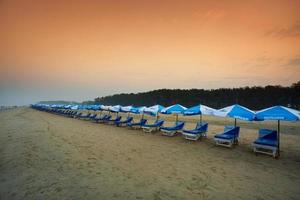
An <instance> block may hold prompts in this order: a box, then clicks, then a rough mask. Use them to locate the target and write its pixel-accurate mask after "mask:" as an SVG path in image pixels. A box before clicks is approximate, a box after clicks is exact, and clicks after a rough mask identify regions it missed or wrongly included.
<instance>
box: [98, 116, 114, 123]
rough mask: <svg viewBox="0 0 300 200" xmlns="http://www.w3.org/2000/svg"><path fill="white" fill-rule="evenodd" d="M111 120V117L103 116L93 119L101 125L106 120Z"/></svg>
mask: <svg viewBox="0 0 300 200" xmlns="http://www.w3.org/2000/svg"><path fill="white" fill-rule="evenodd" d="M110 118H111V115H103V116H100V117H99V118H95V121H96V122H97V123H103V122H105V121H107V120H109V119H110Z"/></svg>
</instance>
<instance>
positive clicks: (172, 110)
mask: <svg viewBox="0 0 300 200" xmlns="http://www.w3.org/2000/svg"><path fill="white" fill-rule="evenodd" d="M186 109H187V108H186V107H184V106H182V105H180V104H175V105H172V106H169V107H167V108H164V109H162V110H161V111H160V112H161V113H162V114H176V121H178V114H182V113H183V112H184V111H185V110H186Z"/></svg>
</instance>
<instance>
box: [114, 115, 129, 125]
mask: <svg viewBox="0 0 300 200" xmlns="http://www.w3.org/2000/svg"><path fill="white" fill-rule="evenodd" d="M132 120H133V117H127V118H126V119H125V120H120V121H116V122H115V125H116V126H126V125H127V123H130V122H131V121H132Z"/></svg>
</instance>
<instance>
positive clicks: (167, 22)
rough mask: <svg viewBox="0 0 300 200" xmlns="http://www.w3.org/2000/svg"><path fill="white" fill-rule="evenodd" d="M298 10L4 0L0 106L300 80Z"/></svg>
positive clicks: (278, 5) (0, 9)
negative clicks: (162, 90)
mask: <svg viewBox="0 0 300 200" xmlns="http://www.w3.org/2000/svg"><path fill="white" fill-rule="evenodd" d="M299 8H300V1H294V0H293V1H289V0H281V1H276V0H270V1H268V0H265V1H261V0H257V1H255V0H251V1H246V0H245V1H244V0H243V1H240V0H235V1H234V0H232V1H230V0H223V1H211V0H206V1H201V0H196V1H188V0H182V1H175V0H170V1H158V0H151V1H150V0H149V1H146V0H144V1H143V0H135V1H131V0H119V1H116V0H106V1H104V0H102V1H101V0H99V1H96V0H94V1H92V0H90V1H84V0H82V1H79V0H78V1H76V0H74V1H71V0H52V1H50V0H49V1H46V0H43V1H38V0H37V1H30V0H28V1H26V0H22V1H14V0H7V1H6V0H0V44H1V45H0V83H1V86H0V93H2V95H1V94H0V99H1V96H2V99H5V100H3V101H2V102H1V100H0V104H5V103H6V102H10V101H11V99H14V98H23V99H24V102H26V103H28V102H31V101H37V100H40V99H42V100H44V99H68V100H71V99H73V100H86V99H93V98H94V97H97V96H103V95H107V94H114V93H119V92H139V91H147V90H152V89H157V88H219V87H239V86H247V85H249V86H253V85H267V84H281V85H290V84H291V83H293V82H297V81H299V77H300V12H299ZM45 91H46V92H45ZM18 95H19V96H18ZM16 103H18V102H16Z"/></svg>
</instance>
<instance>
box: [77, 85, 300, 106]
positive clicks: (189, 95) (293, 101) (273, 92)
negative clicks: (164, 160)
mask: <svg viewBox="0 0 300 200" xmlns="http://www.w3.org/2000/svg"><path fill="white" fill-rule="evenodd" d="M83 103H87V104H93V103H96V104H104V105H117V104H118V105H122V106H125V105H133V106H152V105H155V104H160V105H163V106H169V105H172V104H176V103H179V104H182V105H184V106H186V107H191V106H194V105H198V104H203V105H207V106H210V107H213V108H216V109H218V108H222V107H225V106H229V105H232V104H241V105H243V106H246V107H248V108H250V109H253V110H259V109H262V108H266V107H270V106H274V105H283V106H287V107H292V108H294V109H298V110H299V109H300V81H299V82H298V83H294V84H292V85H291V86H288V87H283V86H280V85H273V86H271V85H269V86H265V87H260V86H256V87H240V88H220V89H211V90H205V89H159V90H153V91H149V92H141V93H135V94H134V93H129V94H124V93H122V94H115V95H111V96H105V97H98V98H96V99H95V101H88V102H83Z"/></svg>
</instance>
